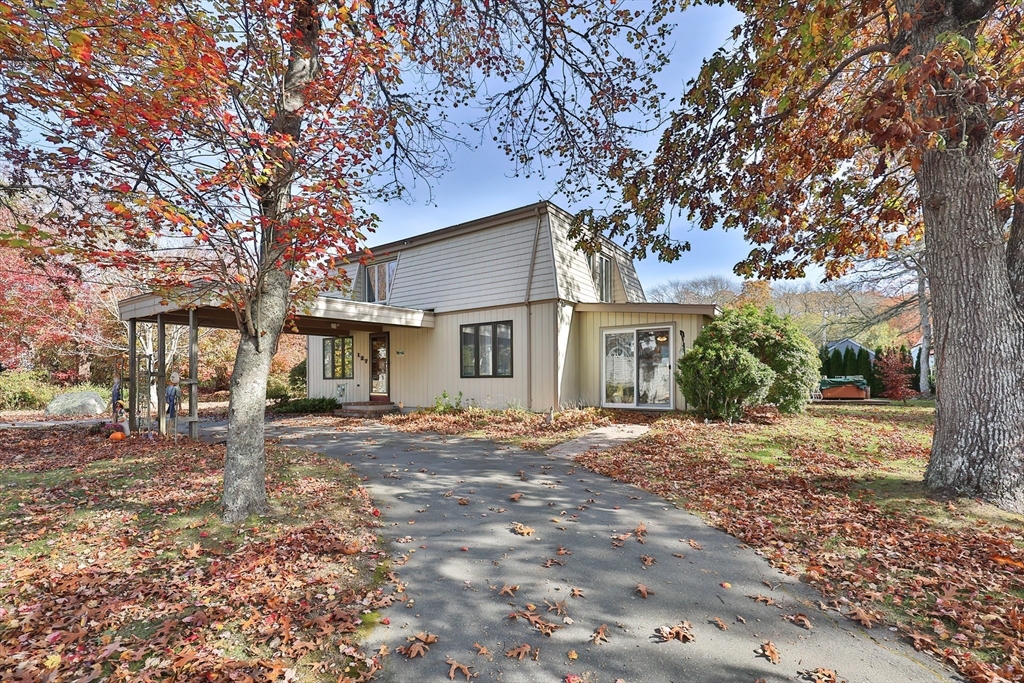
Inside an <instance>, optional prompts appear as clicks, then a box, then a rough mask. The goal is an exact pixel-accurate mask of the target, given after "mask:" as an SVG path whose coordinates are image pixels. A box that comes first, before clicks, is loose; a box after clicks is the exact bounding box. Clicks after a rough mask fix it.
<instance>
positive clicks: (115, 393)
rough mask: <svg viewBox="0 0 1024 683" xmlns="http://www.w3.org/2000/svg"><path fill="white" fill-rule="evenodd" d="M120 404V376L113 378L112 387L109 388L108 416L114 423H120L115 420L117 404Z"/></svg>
mask: <svg viewBox="0 0 1024 683" xmlns="http://www.w3.org/2000/svg"><path fill="white" fill-rule="evenodd" d="M120 402H121V376H120V375H118V376H116V377H114V386H113V387H111V388H110V415H111V416H112V417H113V418H114V422H120V420H118V419H117V404H118V403H120Z"/></svg>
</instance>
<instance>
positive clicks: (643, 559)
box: [640, 555, 657, 569]
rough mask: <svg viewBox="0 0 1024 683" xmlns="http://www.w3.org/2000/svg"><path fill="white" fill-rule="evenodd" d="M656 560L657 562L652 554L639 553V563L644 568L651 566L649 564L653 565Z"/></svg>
mask: <svg viewBox="0 0 1024 683" xmlns="http://www.w3.org/2000/svg"><path fill="white" fill-rule="evenodd" d="M656 562H657V560H656V559H654V558H653V557H652V556H650V555H641V556H640V564H642V565H643V566H644V568H645V569H646V568H647V567H651V566H653V565H654V564H655V563H656Z"/></svg>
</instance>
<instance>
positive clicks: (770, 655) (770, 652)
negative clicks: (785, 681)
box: [761, 640, 782, 664]
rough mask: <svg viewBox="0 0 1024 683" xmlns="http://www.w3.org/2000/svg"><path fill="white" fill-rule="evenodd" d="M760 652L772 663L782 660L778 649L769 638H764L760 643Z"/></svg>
mask: <svg viewBox="0 0 1024 683" xmlns="http://www.w3.org/2000/svg"><path fill="white" fill-rule="evenodd" d="M761 654H762V655H763V656H764V657H766V658H767V659H768V661H770V662H771V663H772V664H778V663H779V662H781V661H782V655H781V654H779V650H778V649H777V648H776V647H775V643H773V642H772V641H770V640H766V641H764V642H763V643H761Z"/></svg>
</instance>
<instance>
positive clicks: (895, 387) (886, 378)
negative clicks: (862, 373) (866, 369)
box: [875, 349, 917, 403]
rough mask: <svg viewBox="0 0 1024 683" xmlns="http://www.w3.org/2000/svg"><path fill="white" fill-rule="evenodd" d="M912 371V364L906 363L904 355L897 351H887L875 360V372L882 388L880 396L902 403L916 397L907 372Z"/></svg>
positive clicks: (909, 374)
mask: <svg viewBox="0 0 1024 683" xmlns="http://www.w3.org/2000/svg"><path fill="white" fill-rule="evenodd" d="M912 369H913V363H910V362H908V359H907V357H906V355H904V354H903V353H902V352H901V351H899V350H897V349H889V350H887V351H885V352H884V353H883V354H882V355H881V356H880V357H878V358H875V371H876V372H877V373H878V376H879V379H880V381H881V384H882V386H883V387H884V391H882V396H884V397H885V398H890V399H892V400H894V401H903V402H904V403H906V402H907V399H908V398H914V397H915V396H917V392H916V391H914V389H913V387H911V386H910V385H911V382H912V381H913V377H912V376H911V373H910V372H908V370H912Z"/></svg>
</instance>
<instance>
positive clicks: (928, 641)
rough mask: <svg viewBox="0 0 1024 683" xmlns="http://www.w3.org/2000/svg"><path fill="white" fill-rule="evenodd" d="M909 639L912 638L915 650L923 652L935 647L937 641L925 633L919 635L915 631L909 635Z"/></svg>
mask: <svg viewBox="0 0 1024 683" xmlns="http://www.w3.org/2000/svg"><path fill="white" fill-rule="evenodd" d="M907 637H908V638H910V641H911V643H912V644H913V646H914V649H915V650H923V649H925V648H933V647H935V639H934V638H929V637H928V636H926V635H925V634H923V633H918V632H917V631H914V632H912V633H910V634H908V636H907Z"/></svg>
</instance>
